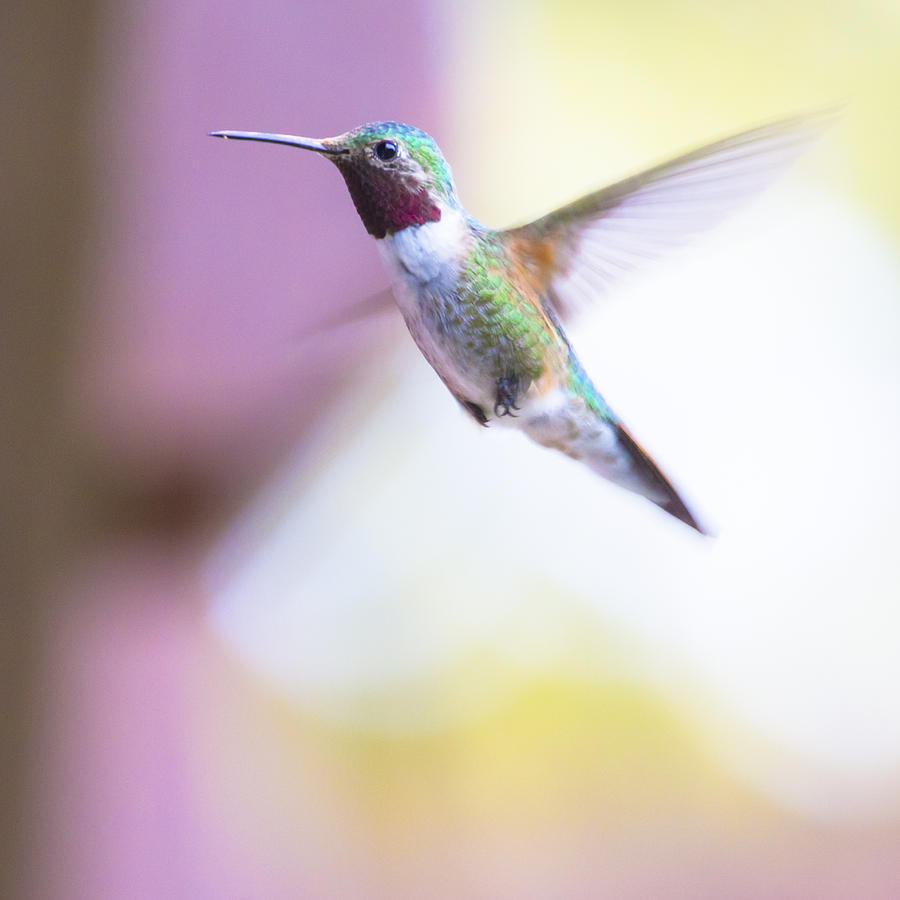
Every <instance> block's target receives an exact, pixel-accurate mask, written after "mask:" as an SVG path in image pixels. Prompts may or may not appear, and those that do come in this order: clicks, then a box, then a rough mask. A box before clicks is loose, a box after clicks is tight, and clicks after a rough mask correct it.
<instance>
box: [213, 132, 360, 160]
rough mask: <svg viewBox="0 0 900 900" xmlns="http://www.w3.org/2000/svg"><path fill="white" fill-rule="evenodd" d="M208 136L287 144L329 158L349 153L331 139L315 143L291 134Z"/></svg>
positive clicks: (222, 134) (227, 133)
mask: <svg viewBox="0 0 900 900" xmlns="http://www.w3.org/2000/svg"><path fill="white" fill-rule="evenodd" d="M209 136H210V137H218V138H225V139H226V140H234V141H265V142H266V143H269V144H287V145H288V146H289V147H300V148H302V149H303V150H314V151H315V152H316V153H325V154H327V155H329V156H342V155H343V154H345V153H349V152H350V151H349V150H348V149H347V148H346V147H341V146H337V145H336V144H335V143H334V140H333V139H332V140H325V141H316V140H313V138H305V137H296V136H295V135H293V134H266V133H265V132H262V131H211V132H210V133H209Z"/></svg>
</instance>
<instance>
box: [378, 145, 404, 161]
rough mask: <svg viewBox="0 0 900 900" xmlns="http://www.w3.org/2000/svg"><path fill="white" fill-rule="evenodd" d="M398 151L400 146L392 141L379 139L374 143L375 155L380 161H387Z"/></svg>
mask: <svg viewBox="0 0 900 900" xmlns="http://www.w3.org/2000/svg"><path fill="white" fill-rule="evenodd" d="M399 152H400V148H399V147H398V146H397V145H396V144H395V143H394V142H393V141H379V142H378V143H377V144H376V145H375V155H376V156H377V157H378V158H379V159H380V160H381V161H382V162H389V161H390V160H392V159H394V157H396V156H397V154H398V153H399Z"/></svg>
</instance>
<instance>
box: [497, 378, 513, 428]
mask: <svg viewBox="0 0 900 900" xmlns="http://www.w3.org/2000/svg"><path fill="white" fill-rule="evenodd" d="M518 394H519V379H518V377H516V376H515V375H513V376H511V377H508V378H498V379H497V402H496V403H495V404H494V415H495V416H497V418H499V417H500V416H510V417H511V418H513V419H516V418H518V416H516V415H514V414H513V413H512V410H514V409H518V408H519V407H518V406H517V405H516V399H517V398H518Z"/></svg>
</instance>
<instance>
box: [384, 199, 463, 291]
mask: <svg viewBox="0 0 900 900" xmlns="http://www.w3.org/2000/svg"><path fill="white" fill-rule="evenodd" d="M466 236H467V225H466V220H465V218H464V217H463V214H462V213H461V212H460V211H459V210H458V209H453V208H452V207H447V206H442V207H441V217H440V219H438V221H437V222H426V223H425V224H424V225H412V226H410V227H409V228H404V229H403V230H402V231H398V232H397V233H396V234H389V235H387V237H384V238H382V239H381V240H380V241H378V250H379V252H380V253H381V258H382V260H383V261H384V264H385V266H386V267H387V270H388V272H389V273H390V276H391V279H392V280H393V281H394V283H395V284H396V283H397V282H398V281H402V282H404V283H407V284H408V283H409V282H410V281H413V282H415V283H416V284H417V285H419V286H423V287H424V286H425V285H430V284H432V282H434V281H435V280H440V281H444V280H445V279H446V278H447V277H449V276H451V275H452V277H453V280H454V281H455V280H456V276H457V275H458V274H459V264H460V258H461V256H462V254H463V253H464V251H465V247H466ZM433 286H434V287H445V286H446V285H433Z"/></svg>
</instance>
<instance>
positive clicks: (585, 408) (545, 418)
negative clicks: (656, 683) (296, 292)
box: [211, 114, 826, 534]
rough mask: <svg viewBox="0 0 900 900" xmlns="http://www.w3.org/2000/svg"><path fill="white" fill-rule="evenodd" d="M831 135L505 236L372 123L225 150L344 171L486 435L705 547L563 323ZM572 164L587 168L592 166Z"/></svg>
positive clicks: (731, 150)
mask: <svg viewBox="0 0 900 900" xmlns="http://www.w3.org/2000/svg"><path fill="white" fill-rule="evenodd" d="M825 121H826V116H825V115H823V114H818V115H814V116H808V117H796V118H791V119H785V120H782V121H779V122H775V123H773V124H770V125H766V126H763V127H761V128H756V129H753V130H751V131H746V132H743V133H741V134H738V135H735V136H733V137H729V138H726V139H725V140H721V141H718V142H717V143H714V144H710V145H708V146H705V147H701V148H699V149H697V150H694V151H692V152H689V153H686V154H684V155H682V156H679V157H677V158H675V159H673V160H671V161H669V162H666V163H663V164H661V165H658V166H655V167H654V168H651V169H648V170H646V171H644V172H641V173H640V174H637V175H633V176H631V177H630V178H626V179H624V180H623V181H619V182H616V183H615V184H612V185H610V186H609V187H605V188H603V189H601V190H598V191H596V192H594V193H591V194H588V195H586V196H584V197H582V198H580V199H579V200H576V201H575V202H573V203H570V204H568V205H566V206H563V207H561V208H559V209H557V210H556V211H554V212H551V213H549V214H548V215H545V216H543V217H542V218H539V219H537V220H535V221H534V222H530V223H528V224H527V225H521V226H519V227H515V228H510V229H506V230H497V229H493V228H488V227H486V226H484V225H482V224H481V223H480V222H478V221H477V220H476V219H474V218H473V217H472V216H471V215H469V213H468V212H466V210H465V209H464V208H463V206H462V204H461V203H460V201H459V197H458V196H457V192H456V186H455V184H454V182H453V176H452V174H451V172H450V167H449V165H448V164H447V162H446V160H445V159H444V156H443V154H442V153H441V151H440V149H439V148H438V146H437V144H436V143H435V142H434V140H432V138H431V137H429V136H428V135H427V134H425V132H423V131H420V130H419V129H418V128H414V127H412V126H410V125H404V124H402V123H399V122H374V123H371V124H367V125H361V126H360V127H358V128H355V129H353V130H352V131H348V132H347V133H346V134H342V135H339V136H338V137H333V138H326V139H324V140H314V139H311V138H304V137H295V136H294V135H287V134H267V133H260V132H250V131H215V132H211V134H212V136H213V137H221V138H233V139H237V140H248V141H267V142H270V143H275V144H287V145H289V146H292V147H300V148H302V149H304V150H312V151H313V152H315V153H319V154H321V155H322V156H324V157H326V158H327V159H329V160H331V161H332V162H333V163H334V164H335V165H336V166H337V168H338V170H339V171H340V173H341V175H343V177H344V181H345V182H346V184H347V187H348V189H349V191H350V196H351V198H352V199H353V203H354V204H355V206H356V210H357V212H358V213H359V216H360V218H361V219H362V222H363V225H365V227H366V230H367V231H368V232H369V234H371V235H372V237H374V238H375V239H376V241H377V242H378V249H379V251H380V254H381V257H382V260H383V261H384V264H385V266H386V268H387V270H388V273H389V275H390V278H391V283H392V289H393V293H394V298H395V300H396V302H397V305H398V306H399V307H400V311H401V312H402V314H403V318H404V319H405V321H406V325H407V327H408V329H409V331H410V334H411V335H412V337H413V339H414V340H415V342H416V344H418V346H419V349H420V350H421V351H422V354H423V355H424V356H425V358H426V360H428V362H429V363H430V364H431V366H432V368H433V369H434V370H435V372H437V374H438V376H439V377H440V379H441V380H442V381H443V382H444V384H445V385H446V386H447V388H448V390H449V391H450V393H451V394H452V395H453V396H454V397H455V398H456V400H457V401H458V402H459V404H460V406H462V408H463V409H464V410H465V411H466V412H467V413H468V414H469V415H470V416H471V417H472V418H473V419H474V420H475V421H476V422H478V424H480V425H488V424H490V423H500V424H509V425H512V426H515V427H517V428H519V429H520V430H521V431H523V432H525V434H526V435H528V437H530V438H531V439H532V440H533V441H536V442H537V443H538V444H542V445H543V446H545V447H552V448H554V449H556V450H560V451H562V452H563V453H565V454H566V455H567V456H570V457H572V458H573V459H576V460H580V461H582V462H584V463H586V464H587V465H588V466H589V467H590V468H591V469H592V470H593V471H595V472H596V473H598V474H599V475H602V476H603V477H604V478H607V479H609V480H610V481H613V482H615V483H616V484H618V485H621V486H622V487H624V488H627V489H628V490H631V491H634V492H635V493H637V494H640V495H642V496H644V497H646V498H647V499H648V500H651V501H652V502H653V503H655V504H656V505H657V506H659V507H661V508H662V509H664V510H665V511H666V512H668V513H670V514H671V515H673V516H675V518H677V519H680V520H681V521H682V522H684V523H686V524H687V525H690V526H691V527H692V528H695V529H696V530H697V531H699V532H700V533H701V534H705V533H706V532H705V531H704V529H703V527H702V526H701V525H700V524H699V523H698V521H697V519H696V518H695V517H694V515H693V514H692V513H691V511H690V510H689V509H688V507H687V506H686V505H685V503H684V501H683V500H682V499H681V497H680V496H679V495H678V492H677V491H676V490H675V488H674V487H673V486H672V484H671V482H670V481H669V480H668V478H666V476H665V475H664V474H663V473H662V472H661V471H660V469H659V467H658V466H657V465H656V463H654V461H653V460H652V459H651V458H650V456H649V455H648V454H647V453H646V452H645V451H644V450H643V449H642V448H641V446H640V444H638V442H637V441H636V440H635V439H634V437H632V435H631V432H630V431H629V430H628V429H627V428H626V427H625V425H624V424H623V423H622V421H621V420H620V419H619V417H618V416H617V415H616V413H615V412H613V410H612V409H611V408H610V406H609V404H608V403H607V402H606V400H605V399H604V398H603V396H602V395H601V394H600V392H599V391H598V390H597V389H596V388H595V387H594V385H593V383H592V382H591V380H590V378H589V377H588V375H587V372H586V371H585V369H584V367H583V366H582V364H581V363H580V362H579V360H578V357H577V356H576V355H575V351H574V349H573V348H572V345H571V343H570V341H569V339H568V337H567V336H566V333H565V331H564V330H563V326H562V321H563V320H564V319H566V318H567V317H568V316H569V315H570V314H571V313H572V312H573V311H575V310H576V309H578V308H579V307H581V306H584V305H585V304H586V303H588V302H590V301H591V300H592V299H594V298H596V297H597V296H598V295H601V294H603V293H605V292H606V291H607V289H608V288H609V286H610V285H611V284H612V283H613V281H614V280H615V278H616V276H618V275H619V274H621V273H622V272H624V271H627V270H629V269H631V268H633V267H634V265H635V264H637V263H640V262H642V261H644V260H645V259H646V258H648V257H653V256H656V255H658V254H659V253H661V252H662V251H664V250H666V249H667V248H669V247H672V246H675V245H678V244H680V243H682V242H683V241H684V239H685V238H687V237H689V236H690V235H692V234H693V233H696V232H697V231H699V230H701V229H703V228H705V227H707V226H708V225H710V224H713V223H714V222H715V221H716V220H717V219H719V218H721V217H722V215H724V214H725V213H726V212H727V211H728V210H729V209H730V208H731V207H733V206H735V205H737V203H738V202H739V201H740V200H741V199H743V198H744V197H746V196H747V195H748V194H749V193H752V192H753V191H755V190H757V189H759V188H761V187H763V186H764V185H765V183H766V182H768V181H769V180H771V178H772V176H773V174H774V172H775V171H776V170H777V168H779V164H781V163H784V162H787V161H789V160H790V159H792V158H793V157H794V156H796V155H797V154H798V152H799V151H800V150H801V149H802V148H803V147H804V146H805V145H806V144H807V143H808V142H809V141H810V140H811V139H812V138H813V137H815V136H816V135H817V134H818V132H819V131H820V130H821V128H822V125H823V124H824V122H825ZM559 149H561V152H563V153H564V154H565V158H568V157H570V156H571V155H573V154H574V155H577V157H578V159H579V164H583V161H584V157H585V154H586V153H588V152H589V151H590V148H578V147H575V146H571V145H570V144H568V145H565V146H563V147H562V148H559Z"/></svg>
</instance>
